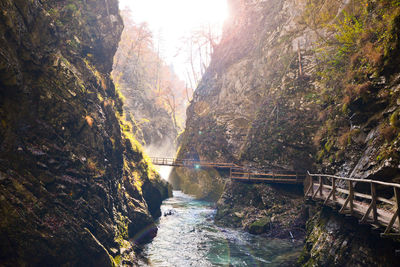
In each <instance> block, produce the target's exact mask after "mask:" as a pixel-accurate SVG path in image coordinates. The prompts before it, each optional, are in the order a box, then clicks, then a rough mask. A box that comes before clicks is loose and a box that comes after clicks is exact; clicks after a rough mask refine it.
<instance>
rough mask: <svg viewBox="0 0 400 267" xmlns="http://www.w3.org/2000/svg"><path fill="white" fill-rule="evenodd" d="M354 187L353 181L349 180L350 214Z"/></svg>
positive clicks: (352, 205) (352, 206)
mask: <svg viewBox="0 0 400 267" xmlns="http://www.w3.org/2000/svg"><path fill="white" fill-rule="evenodd" d="M353 199H354V189H353V182H352V181H349V201H350V203H349V204H350V214H353V208H354V203H353Z"/></svg>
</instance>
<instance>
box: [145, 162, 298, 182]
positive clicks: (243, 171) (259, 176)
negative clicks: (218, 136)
mask: <svg viewBox="0 0 400 267" xmlns="http://www.w3.org/2000/svg"><path fill="white" fill-rule="evenodd" d="M151 162H152V163H153V164H154V165H159V166H173V167H186V168H194V169H199V168H201V167H206V168H216V169H225V170H229V178H230V179H231V180H232V181H238V182H253V183H254V182H264V183H274V184H303V182H304V179H305V178H306V174H300V173H296V172H284V171H272V170H271V171H260V170H256V169H252V168H250V167H246V166H239V165H237V164H235V163H221V162H208V161H202V160H194V159H174V158H156V157H153V158H151Z"/></svg>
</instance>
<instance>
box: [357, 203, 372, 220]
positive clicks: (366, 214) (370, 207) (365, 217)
mask: <svg viewBox="0 0 400 267" xmlns="http://www.w3.org/2000/svg"><path fill="white" fill-rule="evenodd" d="M372 206H373V205H372V203H371V204H370V205H369V207H368V209H367V211H366V212H365V214H364V216H363V217H362V218H361V220H360V223H365V222H366V221H367V218H368V215H369V213H370V212H371V210H372Z"/></svg>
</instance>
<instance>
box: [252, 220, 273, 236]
mask: <svg viewBox="0 0 400 267" xmlns="http://www.w3.org/2000/svg"><path fill="white" fill-rule="evenodd" d="M270 223H271V219H270V218H269V217H264V218H261V219H259V220H257V221H255V222H253V223H252V224H250V226H249V232H250V233H252V234H262V233H264V232H265V231H266V230H267V228H268V227H269V224H270Z"/></svg>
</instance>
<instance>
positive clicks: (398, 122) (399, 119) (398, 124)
mask: <svg viewBox="0 0 400 267" xmlns="http://www.w3.org/2000/svg"><path fill="white" fill-rule="evenodd" d="M390 125H391V126H393V127H395V128H400V112H399V111H398V110H397V111H395V112H393V114H392V116H390Z"/></svg>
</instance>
